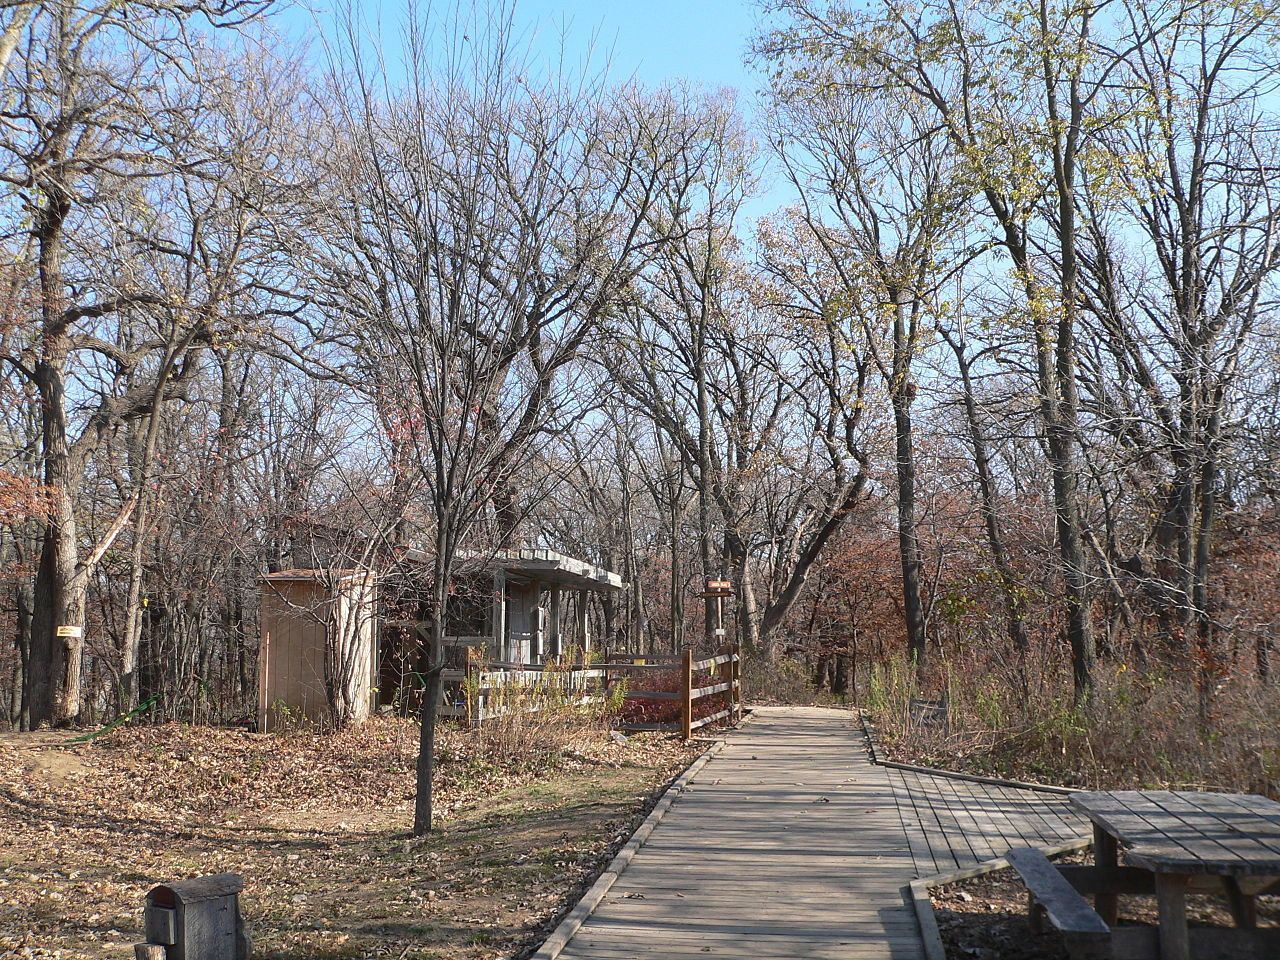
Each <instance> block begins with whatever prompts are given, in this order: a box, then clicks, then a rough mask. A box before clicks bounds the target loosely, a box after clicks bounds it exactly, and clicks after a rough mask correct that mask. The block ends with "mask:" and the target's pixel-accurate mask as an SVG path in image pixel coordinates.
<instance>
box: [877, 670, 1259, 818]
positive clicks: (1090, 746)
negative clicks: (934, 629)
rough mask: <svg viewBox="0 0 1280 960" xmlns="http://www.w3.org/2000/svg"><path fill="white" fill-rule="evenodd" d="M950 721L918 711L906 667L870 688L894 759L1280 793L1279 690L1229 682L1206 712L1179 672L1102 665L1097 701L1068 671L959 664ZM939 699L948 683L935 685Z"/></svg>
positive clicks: (1049, 778) (1033, 775)
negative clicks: (1021, 680)
mask: <svg viewBox="0 0 1280 960" xmlns="http://www.w3.org/2000/svg"><path fill="white" fill-rule="evenodd" d="M943 684H944V688H945V691H946V696H947V698H948V700H949V723H948V725H947V727H946V728H942V727H939V726H930V725H925V724H922V723H920V722H918V721H917V720H916V718H914V717H913V716H912V712H911V709H910V706H909V704H910V700H911V698H912V697H913V696H916V695H917V694H918V690H917V688H916V686H915V684H914V683H913V682H911V681H910V680H908V679H907V673H906V671H905V670H904V669H896V668H889V669H881V670H878V671H876V672H874V673H873V674H872V676H871V677H869V678H868V679H867V681H866V682H865V683H864V684H863V694H862V698H861V700H862V704H861V705H862V706H864V707H865V708H867V709H868V710H869V711H870V712H871V713H872V714H873V716H874V717H875V718H876V721H877V725H878V727H879V729H880V734H881V736H882V738H883V739H884V742H885V745H886V747H887V749H888V751H889V753H890V755H891V756H893V758H894V759H898V760H907V761H910V762H917V763H925V764H929V765H934V766H942V767H952V768H961V769H964V770H968V771H970V772H977V773H987V774H995V775H999V776H1006V777H1013V778H1015V779H1026V780H1038V781H1042V782H1048V783H1060V784H1065V785H1069V786H1084V787H1095V788H1107V789H1123V788H1146V789H1213V790H1230V791H1238V792H1244V793H1261V794H1265V795H1267V796H1271V797H1280V727H1278V726H1277V724H1276V719H1277V717H1280V688H1278V687H1276V686H1274V685H1270V686H1268V685H1263V684H1259V683H1257V682H1255V681H1252V680H1231V679H1228V680H1225V681H1223V682H1222V683H1221V684H1220V685H1219V687H1218V688H1217V689H1216V691H1215V695H1214V698H1213V702H1212V708H1211V710H1210V711H1209V713H1208V715H1207V717H1202V716H1201V713H1200V703H1199V697H1198V693H1197V689H1196V686H1195V684H1194V683H1192V682H1191V681H1190V680H1189V679H1187V678H1185V677H1183V676H1179V675H1176V674H1171V673H1162V672H1152V673H1146V674H1140V673H1138V672H1136V671H1133V670H1130V669H1127V668H1125V667H1123V666H1121V667H1109V668H1107V667H1103V668H1100V669H1099V670H1098V676H1097V685H1096V690H1095V693H1094V696H1093V698H1092V700H1091V701H1090V702H1089V703H1087V704H1083V705H1080V706H1077V705H1075V704H1074V703H1073V702H1072V697H1071V690H1070V684H1069V678H1067V677H1065V676H1061V675H1058V674H1041V675H1038V676H1036V677H1034V678H1033V679H1032V681H1031V683H1030V685H1029V686H1030V689H1029V690H1028V691H1027V692H1026V693H1025V694H1024V693H1022V692H1021V691H1020V690H1019V688H1018V685H1017V684H1016V683H1015V682H1014V678H1013V677H1012V676H1011V675H1008V674H1006V673H1003V672H1001V671H1000V670H999V669H987V670H985V671H966V672H965V673H964V674H960V673H958V672H948V673H947V674H946V675H945V677H944V679H943ZM933 695H934V696H937V695H938V691H936V690H935V691H934V692H933Z"/></svg>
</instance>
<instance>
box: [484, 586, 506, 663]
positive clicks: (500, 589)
mask: <svg viewBox="0 0 1280 960" xmlns="http://www.w3.org/2000/svg"><path fill="white" fill-rule="evenodd" d="M489 620H490V629H491V630H492V631H493V656H494V657H495V658H496V659H498V660H506V661H510V660H511V644H510V641H509V640H508V639H507V571H506V570H504V569H502V568H501V567H499V568H498V569H497V570H495V571H493V607H492V609H491V610H490V613H489Z"/></svg>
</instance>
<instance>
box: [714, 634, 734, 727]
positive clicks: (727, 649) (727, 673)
mask: <svg viewBox="0 0 1280 960" xmlns="http://www.w3.org/2000/svg"><path fill="white" fill-rule="evenodd" d="M717 656H727V657H728V658H729V659H728V660H726V661H725V662H724V663H722V664H720V669H719V670H717V671H716V680H717V681H719V682H720V683H727V684H728V685H729V689H728V690H726V691H725V692H724V707H725V710H727V711H728V716H727V717H726V718H725V720H726V721H727V722H728V723H733V644H731V643H726V644H723V645H721V647H720V653H719V654H717Z"/></svg>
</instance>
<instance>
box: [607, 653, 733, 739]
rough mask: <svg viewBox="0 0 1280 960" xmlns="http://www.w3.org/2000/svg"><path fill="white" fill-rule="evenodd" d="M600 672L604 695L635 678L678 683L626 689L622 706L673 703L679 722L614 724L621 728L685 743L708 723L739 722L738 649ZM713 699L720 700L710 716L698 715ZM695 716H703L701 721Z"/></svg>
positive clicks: (619, 665) (620, 665)
mask: <svg viewBox="0 0 1280 960" xmlns="http://www.w3.org/2000/svg"><path fill="white" fill-rule="evenodd" d="M604 669H605V671H606V672H607V674H608V677H607V679H606V690H607V689H608V688H609V687H610V686H612V684H615V683H618V682H619V681H622V680H631V679H633V678H634V679H635V680H637V681H639V680H641V679H643V678H644V677H646V676H661V677H664V679H668V680H669V679H670V678H671V677H672V675H674V678H675V681H676V682H675V683H670V684H669V685H670V686H672V687H674V689H670V690H647V689H645V688H643V687H642V686H639V685H638V683H637V684H629V685H628V687H627V691H626V693H625V695H624V697H623V699H624V704H625V703H626V702H630V703H646V702H650V701H664V700H665V701H676V702H677V703H678V704H679V711H678V712H679V719H678V720H663V721H657V722H643V721H641V722H634V721H627V720H623V721H622V722H620V723H618V725H617V726H618V727H619V729H622V730H631V731H638V730H671V731H676V730H678V731H680V733H681V735H682V736H684V738H685V739H686V740H687V739H688V738H689V737H690V736H692V735H693V731H695V730H697V729H699V728H701V727H705V726H706V725H707V724H709V723H715V722H716V721H717V720H729V721H731V722H735V723H736V722H737V721H738V720H741V719H742V657H741V654H740V653H739V651H738V646H737V644H731V645H729V646H727V647H725V648H724V650H723V652H721V653H719V654H718V655H716V656H714V657H707V658H706V659H704V660H695V659H693V651H692V650H686V651H685V652H684V655H683V656H681V657H680V659H679V660H666V661H659V662H656V663H655V662H654V661H652V660H645V661H644V662H635V663H608V664H605V666H604ZM711 697H716V698H718V700H717V701H715V702H712V703H711V704H710V706H711V707H712V709H711V711H710V712H703V711H701V710H700V704H702V703H703V701H706V700H707V699H708V698H711ZM717 708H718V709H717ZM624 711H625V705H624ZM699 713H702V715H701V716H699V715H698V714H699Z"/></svg>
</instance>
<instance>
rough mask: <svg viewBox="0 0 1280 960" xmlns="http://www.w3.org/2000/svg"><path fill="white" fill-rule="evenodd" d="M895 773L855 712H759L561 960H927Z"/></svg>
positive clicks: (674, 810)
mask: <svg viewBox="0 0 1280 960" xmlns="http://www.w3.org/2000/svg"><path fill="white" fill-rule="evenodd" d="M914 872H915V868H914V860H913V858H912V852H911V847H910V845H909V843H908V840H907V836H906V834H905V833H904V832H903V830H902V821H901V819H900V817H899V814H898V809H897V804H896V803H895V798H894V792H893V789H892V788H891V787H890V784H889V778H888V774H887V771H886V770H885V769H884V768H881V767H877V766H873V765H872V764H871V763H870V762H869V761H868V759H867V757H866V754H865V751H864V747H863V743H862V739H861V737H860V736H858V735H857V731H856V730H855V727H854V724H853V720H852V718H851V716H850V714H849V713H848V712H847V711H838V710H823V709H818V708H807V707H785V708H783V707H778V708H758V709H757V710H756V712H755V716H754V718H753V719H752V721H751V722H750V723H748V724H747V725H746V726H744V727H743V728H741V729H740V730H737V731H734V732H732V733H730V734H729V735H728V743H727V745H726V746H725V748H724V749H723V750H721V751H720V753H719V754H717V755H716V756H715V757H713V758H712V759H711V760H710V762H708V763H707V765H706V766H705V767H703V769H702V770H701V771H700V772H699V774H698V776H697V777H696V778H695V779H694V780H693V781H692V783H691V784H690V786H689V787H688V789H687V790H686V791H685V793H684V794H682V795H681V797H680V798H679V799H677V800H676V802H675V803H674V804H673V805H672V807H671V810H670V811H669V812H668V813H667V815H666V817H665V818H663V820H662V821H661V823H659V824H658V826H657V828H656V829H655V830H654V831H653V834H652V835H651V836H650V838H649V840H648V841H647V842H646V843H645V845H644V846H643V847H641V848H640V850H639V852H638V853H637V854H636V856H635V857H634V858H633V859H632V860H631V863H630V864H629V865H628V866H627V869H626V870H625V871H624V872H623V873H622V874H621V876H620V877H619V878H618V880H617V882H616V883H615V884H614V885H613V887H612V888H611V889H610V891H609V892H608V894H607V895H606V896H605V898H604V900H603V901H602V902H601V903H600V905H599V906H598V907H597V908H596V910H595V912H594V913H593V914H592V915H591V916H590V917H588V918H587V920H586V922H585V923H584V924H583V926H582V927H581V928H580V929H579V930H578V932H577V933H576V934H575V935H574V937H573V939H572V940H570V941H569V943H568V945H567V946H566V947H565V949H564V952H563V953H562V954H561V958H562V960H587V958H592V960H613V958H617V960H623V958H626V960H644V958H650V957H652V958H659V957H661V958H663V960H684V958H694V957H697V958H706V957H738V958H741V957H744V956H751V957H760V958H775V957H776V958H779V960H781V958H796V957H808V958H814V960H826V958H830V960H923V958H924V946H923V943H922V941H921V937H920V932H919V929H918V926H917V923H916V920H915V916H914V912H913V910H912V909H911V907H910V905H909V904H908V903H907V901H906V900H905V899H904V894H903V887H904V885H905V884H906V883H907V882H908V881H909V880H911V879H912V877H913V876H914Z"/></svg>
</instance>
